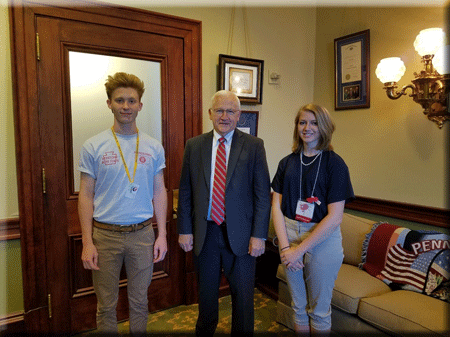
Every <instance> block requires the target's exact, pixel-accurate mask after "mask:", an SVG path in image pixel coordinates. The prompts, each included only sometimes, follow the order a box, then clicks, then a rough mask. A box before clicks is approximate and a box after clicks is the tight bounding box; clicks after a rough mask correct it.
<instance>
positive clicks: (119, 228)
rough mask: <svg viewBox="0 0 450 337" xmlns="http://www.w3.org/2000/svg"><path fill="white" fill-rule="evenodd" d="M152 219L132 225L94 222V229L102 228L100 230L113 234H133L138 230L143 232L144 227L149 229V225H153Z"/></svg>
mask: <svg viewBox="0 0 450 337" xmlns="http://www.w3.org/2000/svg"><path fill="white" fill-rule="evenodd" d="M151 223H152V219H148V220H145V221H143V222H141V223H135V224H132V225H114V224H109V223H103V222H98V221H96V220H94V227H97V228H100V229H106V230H108V231H113V232H121V233H131V232H137V231H138V230H141V229H142V228H144V227H147V226H148V225H151Z"/></svg>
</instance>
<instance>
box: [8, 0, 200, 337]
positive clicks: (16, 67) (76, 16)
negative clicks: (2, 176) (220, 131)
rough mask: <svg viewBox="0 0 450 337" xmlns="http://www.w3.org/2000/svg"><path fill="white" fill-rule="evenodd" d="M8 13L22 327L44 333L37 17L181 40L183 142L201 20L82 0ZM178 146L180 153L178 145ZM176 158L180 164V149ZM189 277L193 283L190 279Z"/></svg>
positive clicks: (196, 114) (17, 7) (16, 5)
mask: <svg viewBox="0 0 450 337" xmlns="http://www.w3.org/2000/svg"><path fill="white" fill-rule="evenodd" d="M9 13H10V32H11V54H12V57H11V60H12V73H13V104H14V106H13V108H14V124H15V142H16V161H17V180H18V199H19V216H20V240H21V253H22V277H23V288H24V322H25V326H26V329H27V332H44V331H49V329H50V326H51V320H50V319H49V310H48V297H47V289H49V284H50V282H51V280H49V279H47V275H46V268H42V263H43V261H46V249H45V240H46V233H45V230H44V228H45V226H44V214H43V207H42V205H43V204H44V198H43V193H42V192H43V183H42V172H41V163H40V152H41V149H40V142H39V141H36V140H38V139H39V138H40V136H39V118H38V116H39V111H38V87H37V81H36V78H37V66H36V58H37V55H36V50H37V48H36V27H35V20H36V19H35V18H36V16H40V15H41V16H50V17H58V16H59V17H64V18H68V19H73V20H78V21H81V22H86V21H87V20H95V22H99V21H100V22H102V23H107V24H108V25H111V26H117V27H124V28H129V26H130V25H134V26H139V27H142V26H145V27H151V29H152V31H158V33H159V34H164V35H168V36H172V37H176V38H179V39H181V40H182V41H183V53H184V55H185V67H184V74H183V76H184V79H185V90H184V102H185V105H184V110H185V123H184V126H182V127H184V130H185V141H186V140H187V139H189V138H191V137H193V136H196V135H198V134H200V133H202V96H201V93H202V90H201V68H202V67H201V43H202V42H201V22H200V21H196V20H190V19H184V18H181V17H175V16H171V15H166V14H161V13H155V12H150V11H145V10H139V9H135V8H129V7H122V6H115V5H108V4H104V3H95V2H90V1H86V0H61V1H58V2H54V1H51V0H12V1H11V2H10V4H9ZM94 18H95V19H94ZM149 29H150V28H149ZM180 151H181V153H182V149H180ZM179 157H180V158H179V164H181V161H182V154H181V155H180V156H179ZM177 160H178V159H177ZM176 166H178V164H177V165H176ZM171 185H172V186H169V184H167V185H166V186H167V187H168V188H169V189H171V190H172V189H175V188H177V187H176V186H178V184H177V183H175V182H173V183H172V182H171ZM8 227H9V224H8ZM183 256H184V255H183ZM186 259H188V258H186ZM184 269H185V271H186V276H185V277H186V278H187V277H188V276H187V274H188V273H191V274H193V273H194V271H193V267H192V266H191V263H190V262H189V261H187V262H185V263H184ZM191 269H192V271H191ZM186 282H189V280H186ZM190 282H191V283H193V281H192V280H191V281H190ZM186 296H190V294H187V295H186ZM186 300H188V299H186Z"/></svg>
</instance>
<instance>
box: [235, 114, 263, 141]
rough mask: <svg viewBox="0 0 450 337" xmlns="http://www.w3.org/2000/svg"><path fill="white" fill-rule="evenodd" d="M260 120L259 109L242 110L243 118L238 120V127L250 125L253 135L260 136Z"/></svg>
mask: <svg viewBox="0 0 450 337" xmlns="http://www.w3.org/2000/svg"><path fill="white" fill-rule="evenodd" d="M258 120H259V111H252V110H241V118H239V121H238V122H237V125H236V127H237V128H240V127H249V128H250V134H251V135H252V136H255V137H257V136H258Z"/></svg>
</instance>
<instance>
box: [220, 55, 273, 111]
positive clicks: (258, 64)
mask: <svg viewBox="0 0 450 337" xmlns="http://www.w3.org/2000/svg"><path fill="white" fill-rule="evenodd" d="M227 66H230V67H231V66H234V67H235V68H238V69H243V70H246V69H245V68H246V67H252V68H253V67H254V68H256V92H253V91H252V92H251V93H250V95H251V96H242V95H240V94H239V93H237V92H236V95H237V96H238V97H239V99H240V101H241V103H248V104H262V89H263V74H264V61H263V60H257V59H251V58H245V57H237V56H231V55H224V54H220V55H219V69H220V74H219V90H224V89H225V90H230V87H229V85H227V83H228V82H229V81H230V73H229V72H227V70H226V69H227ZM252 76H255V75H254V74H253V72H252ZM231 91H233V90H231Z"/></svg>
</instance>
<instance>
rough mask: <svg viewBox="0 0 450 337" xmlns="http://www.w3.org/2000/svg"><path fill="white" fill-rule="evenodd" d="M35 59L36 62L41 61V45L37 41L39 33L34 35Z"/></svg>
mask: <svg viewBox="0 0 450 337" xmlns="http://www.w3.org/2000/svg"><path fill="white" fill-rule="evenodd" d="M36 58H37V60H38V61H40V60H41V44H40V40H39V33H36Z"/></svg>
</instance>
